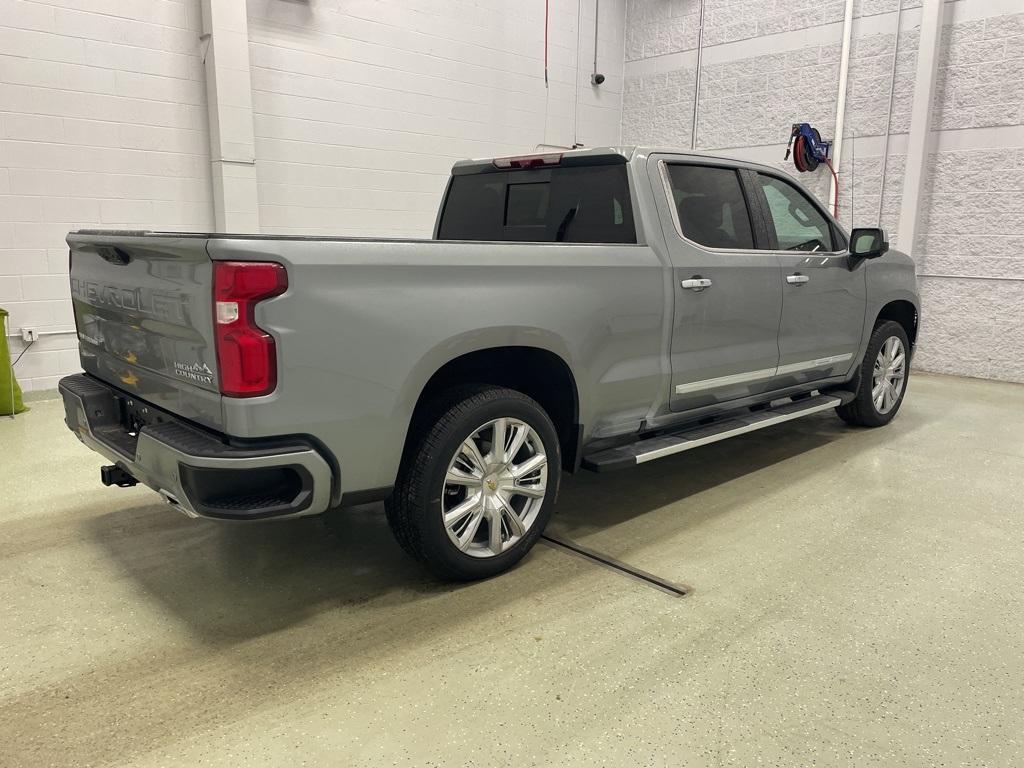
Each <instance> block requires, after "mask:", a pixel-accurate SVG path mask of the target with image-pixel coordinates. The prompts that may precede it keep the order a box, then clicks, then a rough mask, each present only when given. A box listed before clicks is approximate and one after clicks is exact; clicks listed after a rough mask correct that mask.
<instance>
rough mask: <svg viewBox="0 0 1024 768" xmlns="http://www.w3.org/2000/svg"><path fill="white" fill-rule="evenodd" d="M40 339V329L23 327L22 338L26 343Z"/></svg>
mask: <svg viewBox="0 0 1024 768" xmlns="http://www.w3.org/2000/svg"><path fill="white" fill-rule="evenodd" d="M38 339H39V331H38V329H36V328H22V329H21V340H22V341H24V342H25V343H26V344H28V343H29V342H32V341H37V340H38Z"/></svg>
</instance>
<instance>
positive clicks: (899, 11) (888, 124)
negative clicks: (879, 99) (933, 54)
mask: <svg viewBox="0 0 1024 768" xmlns="http://www.w3.org/2000/svg"><path fill="white" fill-rule="evenodd" d="M902 16H903V0H899V2H898V3H897V4H896V26H895V30H896V31H895V33H894V34H895V38H894V39H893V41H892V71H891V72H890V73H889V109H888V111H887V112H886V113H885V141H884V143H883V144H882V173H881V175H880V176H879V181H878V216H877V221H876V222H875V226H876V227H881V226H882V205H883V203H884V202H885V172H886V170H887V169H888V166H889V134H890V133H891V132H892V99H893V95H894V94H895V93H896V58H897V57H898V56H899V55H900V18H901V17H902Z"/></svg>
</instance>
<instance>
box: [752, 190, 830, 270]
mask: <svg viewBox="0 0 1024 768" xmlns="http://www.w3.org/2000/svg"><path fill="white" fill-rule="evenodd" d="M757 181H758V183H759V184H760V185H761V189H762V190H763V191H764V197H765V200H766V201H767V202H768V212H769V214H770V215H771V220H772V223H773V224H774V225H775V237H776V239H777V240H778V248H779V250H783V251H831V250H834V249H833V243H832V227H831V226H829V223H828V220H827V219H826V218H825V217H824V216H823V215H822V214H821V212H820V211H819V210H818V208H817V206H815V205H814V203H812V202H811V201H810V200H809V199H808V198H807V196H806V195H805V194H804V193H803V192H801V191H800V190H799V189H797V188H796V187H794V186H793V185H792V184H790V183H789V182H787V181H784V180H782V179H779V178H777V177H775V176H765V175H763V174H760V173H759V174H757Z"/></svg>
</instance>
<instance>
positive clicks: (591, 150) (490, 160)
mask: <svg viewBox="0 0 1024 768" xmlns="http://www.w3.org/2000/svg"><path fill="white" fill-rule="evenodd" d="M655 153H657V154H669V155H689V156H692V157H699V158H701V159H703V160H721V161H722V162H725V163H735V164H737V165H744V166H748V167H749V166H756V167H759V168H768V169H770V170H773V171H774V170H777V169H776V168H772V166H770V165H766V164H764V163H757V162H753V161H750V160H742V159H740V158H737V157H729V156H728V155H719V154H714V153H711V152H705V151H703V150H699V149H682V148H680V147H662V146H640V145H634V146H618V147H613V146H607V147H585V148H580V149H564V148H561V147H553V146H551V147H541V148H538V149H537V150H535V151H533V152H524V153H523V154H522V155H516V156H513V157H517V158H518V157H523V158H525V157H534V156H538V155H561V156H562V162H563V163H565V162H566V160H572V161H575V162H571V163H570V164H572V165H575V164H577V163H579V164H587V162H588V161H597V162H601V161H602V160H603V161H604V162H609V161H610V162H613V163H614V162H622V163H627V162H629V161H630V160H632V159H633V158H634V157H635V156H636V155H638V154H644V155H649V154H655ZM620 158H621V159H620ZM496 159H502V158H500V157H499V158H494V157H483V158H475V159H467V160H459V161H458V162H456V163H455V164H454V165H453V166H452V174H454V175H462V174H467V173H480V172H481V171H489V170H494V161H495V160H496Z"/></svg>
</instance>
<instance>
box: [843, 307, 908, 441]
mask: <svg viewBox="0 0 1024 768" xmlns="http://www.w3.org/2000/svg"><path fill="white" fill-rule="evenodd" d="M893 337H895V338H897V339H899V341H900V344H902V345H903V350H904V355H905V361H904V367H903V371H904V374H903V380H902V385H901V389H900V392H899V396H898V397H897V398H896V400H895V402H894V403H893V405H892V406H891V408H890V409H889V410H888V411H886V412H884V413H883V412H882V411H881V410H880V409H879V408H878V407H877V406H876V405H875V400H874V398H873V397H872V392H871V384H872V374H873V372H874V367H875V360H876V359H877V358H878V353H879V351H881V349H882V346H883V345H884V344H886V343H887V342H888V341H889V339H891V338H893ZM855 380H856V381H857V396H856V397H855V398H854V399H853V400H852V401H851V402H849V403H847V404H846V405H840V406H839V407H838V408H836V413H838V414H839V418H841V419H842V420H843V421H845V422H847V423H848V424H855V425H857V426H861V427H882V426H885V425H886V424H888V423H889V422H890V421H892V420H893V418H894V417H895V416H896V414H897V413H898V412H899V410H900V406H901V405H902V404H903V397H904V395H906V394H907V384H908V383H909V382H910V342H909V340H908V339H907V332H906V331H905V330H904V329H903V326H902V325H900V324H899V323H897V322H894V321H892V320H883V321H881V322H880V323H878V324H877V325H876V326H875V329H874V331H872V332H871V339H870V340H869V341H868V348H867V351H866V352H865V353H864V360H863V361H861V364H860V369H859V370H858V371H857V375H856V377H855Z"/></svg>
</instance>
